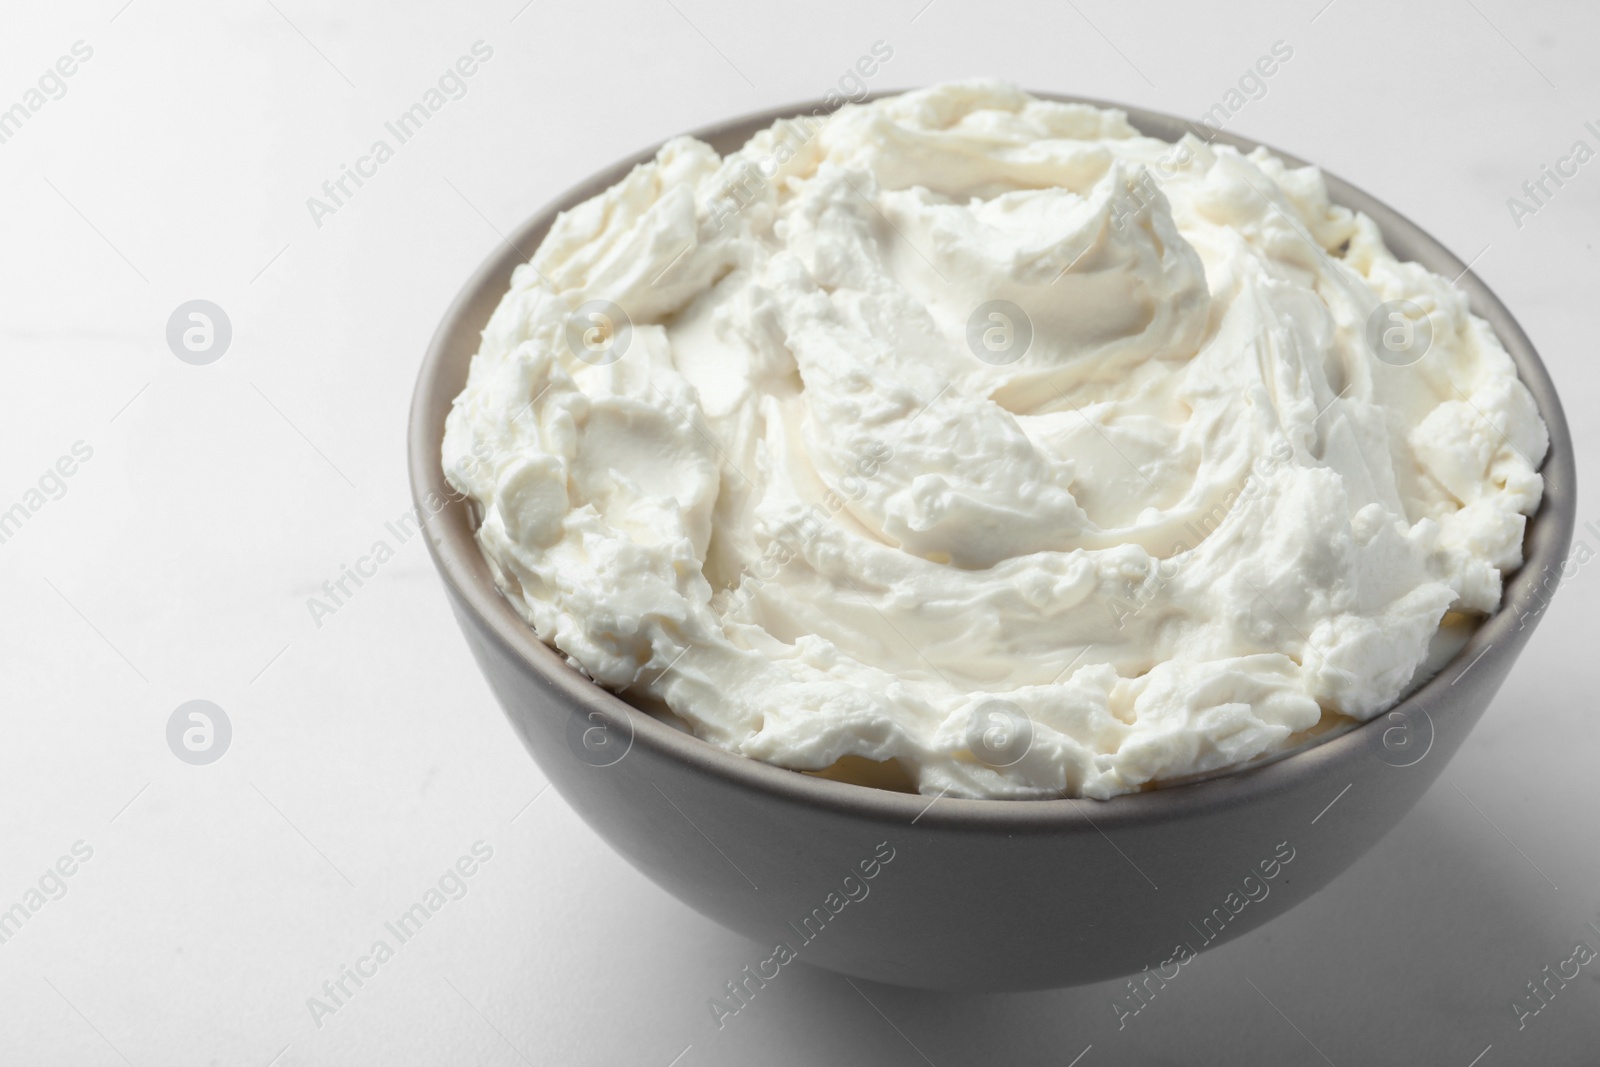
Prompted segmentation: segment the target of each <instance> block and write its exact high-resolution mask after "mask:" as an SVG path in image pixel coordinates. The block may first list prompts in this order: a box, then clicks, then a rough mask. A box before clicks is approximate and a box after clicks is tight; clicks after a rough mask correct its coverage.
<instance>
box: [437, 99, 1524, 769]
mask: <svg viewBox="0 0 1600 1067" xmlns="http://www.w3.org/2000/svg"><path fill="white" fill-rule="evenodd" d="M1400 299H1404V300H1409V301H1411V302H1412V303H1413V304H1414V305H1415V306H1416V307H1417V308H1419V309H1420V310H1421V311H1422V312H1425V313H1426V318H1427V325H1428V326H1429V327H1430V328H1431V332H1432V342H1431V347H1429V348H1428V350H1427V351H1426V354H1425V355H1424V356H1423V357H1422V358H1421V359H1419V360H1417V361H1416V362H1414V363H1411V364H1410V365H1407V366H1396V365H1392V363H1391V362H1385V361H1384V360H1380V359H1378V358H1377V357H1376V355H1375V354H1374V351H1373V349H1372V348H1371V347H1370V346H1369V343H1368V341H1367V339H1366V337H1367V330H1366V327H1367V320H1368V317H1369V315H1370V314H1371V313H1372V312H1373V310H1374V309H1375V308H1376V307H1378V305H1379V304H1380V303H1382V302H1384V301H1389V300H1400ZM591 301H609V302H611V304H614V305H615V306H616V307H619V308H621V309H622V310H623V312H624V313H625V314H626V316H627V319H628V320H629V322H630V323H631V331H630V330H625V329H620V328H619V327H621V325H622V320H621V319H620V318H619V317H618V316H616V315H614V314H613V315H611V316H610V320H611V321H610V325H609V327H608V325H607V321H606V320H602V319H593V318H590V317H589V316H588V314H587V312H585V314H584V316H582V317H581V318H580V319H578V320H577V322H576V326H575V328H573V329H569V326H572V325H573V324H572V323H570V322H569V320H570V319H571V318H572V314H573V312H574V310H575V309H577V308H579V307H580V306H581V305H585V304H587V303H589V302H591ZM992 301H1006V302H1009V303H1010V305H1013V306H1014V307H1016V308H1020V309H1021V310H1022V312H1023V315H1024V316H1025V319H1024V320H1022V322H1021V323H1019V322H1018V321H1013V320H1016V318H1017V316H1015V315H1014V314H1013V315H1009V316H1008V315H1004V314H1002V316H1001V317H1000V318H991V317H989V315H988V314H987V312H982V311H980V309H982V308H983V307H984V306H985V305H987V304H989V303H990V302H992ZM975 313H978V314H977V319H976V320H975V319H974V315H975ZM974 323H976V325H975V326H974ZM969 327H973V328H972V329H970V330H969ZM1026 327H1031V340H1030V341H1029V342H1028V344H1027V348H1026V351H1025V353H1024V354H1022V355H1021V358H1017V359H1015V360H1014V361H1010V362H1006V361H1005V359H1004V358H1003V355H997V354H996V352H997V350H999V351H1002V352H1003V350H1004V349H1005V347H1006V344H1007V343H1008V340H1009V342H1010V343H1011V345H1012V349H1011V351H1012V353H1013V354H1014V353H1015V351H1016V350H1017V347H1016V346H1017V342H1016V338H1017V337H1018V333H1017V331H1018V330H1019V329H1023V330H1024V332H1026ZM586 330H587V331H589V332H587V333H585V331H586ZM992 331H999V332H992ZM969 334H970V336H971V337H972V338H976V341H975V342H974V341H969ZM574 338H578V339H580V343H574V341H573V339H574ZM624 338H625V339H626V348H625V349H623V348H622V345H621V341H622V340H623V339H624ZM608 344H610V345H611V346H612V347H611V348H610V350H609V351H608V350H607V349H606V346H607V345H608ZM619 353H620V354H619ZM580 354H581V355H583V356H585V357H586V358H583V359H580V358H578V357H579V355H580ZM613 357H614V358H613ZM608 359H610V360H612V361H610V362H607V360H608ZM1546 446H1547V439H1546V433H1545V428H1544V425H1543V423H1542V421H1541V420H1540V418H1539V415H1538V412H1537V410H1536V408H1535V406H1534V403H1533V400H1532V398H1531V397H1530V395H1529V393H1528V392H1527V390H1526V389H1525V388H1524V387H1523V385H1522V384H1521V383H1520V382H1519V381H1518V380H1517V376H1516V372H1515V369H1514V367H1513V365H1512V362H1511V360H1510V358H1509V357H1508V356H1507V355H1506V353H1505V351H1504V349H1503V348H1502V347H1501V345H1500V344H1499V342H1498V341H1497V339H1496V338H1495V337H1494V335H1493V334H1492V332H1491V331H1490V329H1489V327H1488V326H1487V325H1486V324H1485V323H1484V322H1482V321H1481V320H1479V319H1477V318H1475V317H1473V316H1472V315H1471V314H1469V312H1468V310H1467V299H1466V297H1465V295H1464V294H1463V293H1462V292H1461V291H1460V290H1458V289H1456V288H1454V287H1453V286H1452V285H1451V283H1450V282H1449V281H1447V280H1446V279H1443V278H1440V277H1438V276H1436V275H1433V274H1430V273H1428V272H1427V271H1425V270H1423V269H1421V268H1419V267H1417V266H1415V265H1412V264H1403V263H1400V262H1397V261H1396V260H1395V258H1394V257H1393V256H1392V255H1391V254H1390V253H1389V252H1388V251H1387V250H1386V249H1385V247H1384V244H1383V241H1382V239H1381V237H1380V236H1379V234H1378V231H1377V229H1376V227H1375V226H1374V224H1373V223H1372V222H1371V221H1370V220H1368V219H1367V218H1365V217H1364V216H1361V215H1358V214H1353V213H1352V212H1350V211H1348V210H1345V209H1343V208H1339V207H1336V206H1334V205H1331V204H1330V203H1329V202H1328V200H1327V195H1326V190H1325V188H1324V184H1323V181H1322V178H1321V176H1320V174H1319V173H1318V172H1317V171H1316V170H1315V169H1312V168H1306V169H1289V168H1287V167H1286V166H1285V165H1284V164H1283V163H1282V162H1280V161H1279V160H1277V159H1276V158H1274V157H1273V156H1271V155H1269V154H1266V153H1265V152H1256V153H1253V154H1250V155H1241V154H1239V153H1238V152H1235V151H1234V150H1232V149H1230V148H1226V147H1221V146H1208V145H1206V144H1204V143H1202V142H1200V141H1198V140H1196V139H1193V138H1189V139H1186V140H1185V141H1184V142H1182V143H1180V144H1179V145H1177V146H1173V145H1169V144H1166V143H1164V142H1161V141H1157V140H1154V139H1150V138H1146V137H1143V136H1141V135H1140V134H1139V133H1138V132H1137V131H1135V130H1134V129H1133V128H1132V127H1131V126H1130V125H1129V123H1128V122H1127V120H1126V118H1125V117H1124V116H1123V115H1122V113H1120V112H1116V111H1100V110H1097V109H1094V108H1090V107H1084V106H1075V105H1064V104H1058V103H1050V102H1045V101H1040V100H1037V99H1034V98H1032V97H1030V96H1028V95H1027V94H1025V93H1023V92H1021V91H1020V90H1017V89H1015V88H1012V87H1010V86H1007V85H1004V84H1000V83H994V82H967V83H960V84H952V85H944V86H938V87H935V88H932V89H928V90H924V91H919V92H915V93H910V94H907V95H904V96H899V97H894V98H889V99H884V100H880V101H877V102H874V103H872V104H869V105H866V106H851V107H847V108H845V109H844V110H843V111H842V112H840V113H838V114H837V115H835V116H834V117H832V118H830V119H828V120H827V121H825V122H822V121H820V120H809V121H808V122H806V123H803V124H802V123H796V124H785V123H780V124H778V125H777V126H775V127H774V128H772V129H770V130H767V131H765V132H763V133H761V134H759V135H758V136H756V137H755V138H754V139H753V140H752V141H751V142H750V143H749V144H748V145H747V146H746V147H745V148H744V149H743V150H742V151H740V152H738V153H736V154H735V155H732V156H730V157H728V158H726V159H722V158H719V157H718V156H717V155H716V154H715V153H714V152H713V151H712V150H711V149H710V148H709V147H707V146H706V145H704V144H701V143H699V142H697V141H694V140H689V139H678V140H675V141H672V142H670V143H668V144H667V145H666V146H665V147H664V148H663V149H662V150H661V151H660V153H659V154H658V155H657V156H656V158H655V159H654V161H652V162H650V163H647V164H644V165H642V166H640V167H638V168H637V169H635V170H634V171H633V172H632V173H631V174H630V175H628V177H626V178H625V179H623V180H622V181H621V182H619V183H618V184H617V185H616V186H614V187H613V188H611V189H609V190H608V191H606V192H605V193H603V194H601V195H600V196H597V197H595V198H594V199H593V200H590V201H589V202H587V203H585V204H583V205H581V206H579V207H577V208H575V209H573V210H572V211H570V212H567V213H566V214H564V215H563V216H562V217H561V218H560V219H558V220H557V222H556V224H555V226H554V227H553V228H552V230H551V231H550V234H549V236H548V237H547V238H546V239H545V241H544V243H543V244H542V245H541V246H540V248H539V250H538V252H537V253H536V254H535V255H534V257H533V260H532V263H531V264H530V265H524V266H522V267H520V268H518V270H517V272H516V274H515V275H514V277H513V280H512V285H511V289H510V291H509V292H508V293H507V294H506V296H505V298H504V300H503V301H502V302H501V304H500V306H499V308H498V310H497V311H496V312H495V314H494V316H493V318H492V320H491V321H490V323H489V326H488V327H487V329H486V330H485V332H484V335H483V344H482V348H481V350H480V351H479V353H478V354H477V356H476V357H475V359H474V361H473V364H472V369H471V374H470V378H469V380H468V384H467V386H466V388H465V390H464V391H463V392H462V394H461V396H460V397H458V398H457V400H456V402H455V407H454V409H453V411H452V412H451V414H450V417H449V422H448V428H447V434H446V437H445V444H444V457H443V458H444V462H445V465H446V469H447V471H448V472H449V475H450V478H451V481H452V483H453V484H454V485H455V486H456V487H457V488H458V489H459V490H461V491H462V492H463V493H466V494H469V495H470V496H471V497H472V498H473V499H474V500H476V501H477V503H478V504H479V505H480V509H481V513H482V515H483V520H482V525H481V529H480V531H479V535H478V537H479V542H480V544H481V546H482V549H483V552H484V554H485V556H486V557H487V559H488V560H489V562H490V565H491V567H492V568H493V570H494V573H495V575H496V578H497V581H498V582H499V584H500V587H501V589H502V590H503V592H504V593H505V595H506V596H507V597H508V598H509V599H510V600H511V602H512V603H513V604H515V605H516V607H517V609H518V610H519V611H520V612H521V613H522V614H523V615H524V616H525V617H526V618H527V619H528V620H529V622H530V623H532V625H533V626H534V628H535V629H536V630H537V632H538V634H539V636H540V637H541V638H542V639H543V640H545V641H546V642H547V643H549V644H551V645H553V646H554V647H556V648H557V649H559V650H561V651H562V652H563V653H565V654H566V655H567V657H569V659H570V660H571V661H572V662H573V663H574V664H576V665H577V666H578V667H580V668H582V669H583V670H584V671H586V672H587V673H588V674H589V675H591V676H592V677H593V678H595V679H596V680H597V681H598V682H600V683H601V684H603V685H606V686H608V687H610V688H612V689H614V690H616V691H618V692H620V693H623V694H624V695H631V696H634V697H635V698H637V699H640V700H641V701H643V702H646V703H650V702H657V701H658V702H662V703H664V704H665V705H666V706H667V707H669V708H670V709H671V710H672V711H673V712H675V713H676V714H677V715H678V716H680V717H681V718H682V719H683V720H684V721H685V722H687V723H688V725H689V726H690V727H691V728H692V729H693V730H694V732H695V733H696V734H698V735H699V736H701V737H703V738H705V739H706V740H708V741H711V742H713V743H715V744H717V745H720V746H722V747H724V748H727V749H730V750H732V751H734V752H739V753H743V754H745V755H747V756H751V757H754V758H757V759H762V760H767V761H769V762H772V763H775V764H778V765H780V766H783V767H789V768H795V769H801V770H819V769H824V768H828V767H829V766H830V765H832V764H834V763H835V761H837V760H839V759H840V758H841V757H845V756H857V757H862V758H864V759H866V760H872V761H879V762H883V761H890V760H893V761H896V762H897V763H898V764H899V766H900V767H901V768H903V769H904V771H905V772H906V774H908V775H909V776H910V778H911V779H912V780H913V781H914V782H915V784H916V786H917V787H918V788H919V789H920V790H921V791H922V792H924V793H928V794H933V793H939V792H941V791H943V792H945V793H947V794H948V795H951V796H968V797H1002V798H1030V797H1052V796H1059V795H1066V796H1088V797H1109V796H1112V795H1115V794H1119V793H1125V792H1129V791H1133V790H1137V789H1140V788H1144V787H1148V786H1149V785H1151V784H1155V783H1160V782H1163V781H1168V780H1172V779H1176V778H1182V777H1185V776H1189V775H1194V774H1198V773H1204V772H1209V771H1214V770H1217V769H1219V768H1225V767H1229V766H1233V765H1237V764H1240V763H1243V762H1246V761H1249V760H1252V759H1255V758H1258V757H1261V756H1264V755H1268V754H1271V753H1273V752H1276V751H1281V750H1282V749H1284V748H1285V747H1288V746H1292V745H1294V744H1298V743H1300V742H1301V741H1302V740H1304V739H1305V738H1306V737H1307V736H1309V733H1314V732H1316V731H1318V730H1319V729H1322V728H1326V727H1327V726H1328V725H1329V724H1330V723H1334V722H1338V721H1344V720H1343V719H1340V718H1338V717H1339V716H1343V717H1347V718H1353V719H1366V718H1370V717H1372V716H1374V715H1376V714H1377V713H1379V712H1380V711H1382V710H1383V709H1385V708H1386V707H1387V706H1389V705H1390V704H1392V703H1393V702H1394V701H1395V700H1396V699H1398V698H1399V697H1400V695H1401V694H1402V693H1403V692H1404V691H1405V690H1406V689H1407V688H1408V686H1409V685H1411V684H1412V683H1413V681H1414V676H1416V675H1417V674H1418V669H1419V665H1421V664H1422V663H1423V661H1424V659H1425V657H1426V656H1427V654H1428V649H1429V643H1430V640H1431V639H1432V638H1433V637H1434V635H1435V634H1436V632H1438V630H1439V627H1440V623H1441V619H1443V618H1444V617H1445V615H1446V613H1447V612H1450V613H1456V614H1455V615H1452V619H1454V618H1456V617H1458V616H1460V617H1467V618H1470V617H1471V616H1474V615H1480V614H1482V613H1486V612H1489V611H1491V610H1493V609H1494V608H1495V606H1496V605H1497V603H1498V602H1499V598H1500V592H1501V575H1502V572H1503V571H1506V570H1508V569H1510V568H1514V567H1516V566H1517V565H1518V564H1519V562H1520V560H1521V543H1522V534H1523V527H1524V524H1525V521H1526V520H1525V516H1527V515H1529V514H1531V513H1532V512H1533V511H1534V509H1535V508H1536V506H1537V505H1538V502H1539V497H1540V493H1541V489H1542V482H1541V479H1540V476H1539V474H1538V473H1537V466H1538V464H1539V462H1540V461H1541V460H1542V458H1543V456H1544V452H1545V449H1546ZM1019 737H1020V738H1021V740H1020V741H1019V740H1018V738H1019ZM847 762H848V761H847ZM858 766H859V765H858Z"/></svg>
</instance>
